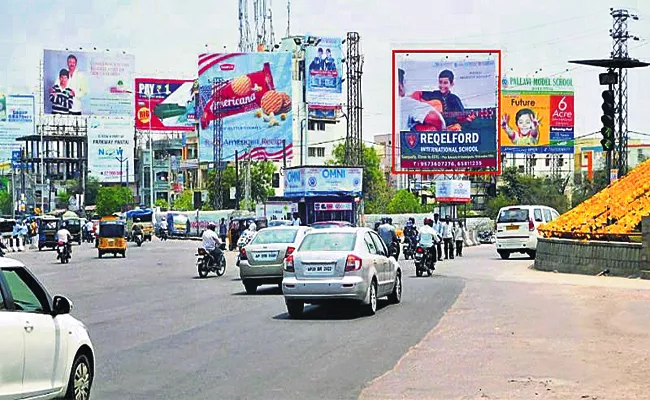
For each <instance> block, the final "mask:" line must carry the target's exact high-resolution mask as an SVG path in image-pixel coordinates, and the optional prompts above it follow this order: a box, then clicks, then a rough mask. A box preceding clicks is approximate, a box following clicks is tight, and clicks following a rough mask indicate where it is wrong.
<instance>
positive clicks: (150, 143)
mask: <svg viewBox="0 0 650 400" xmlns="http://www.w3.org/2000/svg"><path fill="white" fill-rule="evenodd" d="M152 94H153V93H149V95H148V97H149V157H150V163H149V164H150V167H149V207H151V208H153V207H154V202H153V138H152V135H151V118H152V116H153V112H152V109H151V95H152Z"/></svg>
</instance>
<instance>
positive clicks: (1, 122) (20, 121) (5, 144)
mask: <svg viewBox="0 0 650 400" xmlns="http://www.w3.org/2000/svg"><path fill="white" fill-rule="evenodd" d="M34 111H35V110H34V96H33V95H21V94H9V95H7V94H4V93H0V163H6V162H9V161H11V152H12V151H14V150H20V145H21V144H20V143H19V142H17V141H16V138H19V137H21V136H28V135H33V134H34V132H35V126H34V124H35V120H34Z"/></svg>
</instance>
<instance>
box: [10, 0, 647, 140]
mask: <svg viewBox="0 0 650 400" xmlns="http://www.w3.org/2000/svg"><path fill="white" fill-rule="evenodd" d="M267 2H272V5H271V7H272V12H273V14H272V15H273V25H274V31H275V38H276V41H279V40H280V39H281V38H282V37H284V36H285V34H286V30H287V0H267ZM251 3H252V0H251ZM610 7H624V8H627V9H629V10H630V11H631V12H633V13H636V14H637V15H638V16H639V17H640V20H639V21H630V23H629V30H630V33H631V34H633V35H636V36H638V37H639V38H640V40H639V41H630V44H629V53H630V56H631V57H633V58H638V59H640V60H645V61H650V45H649V44H650V23H648V21H649V20H650V1H647V0H639V1H634V0H627V1H618V2H610V1H603V0H591V1H584V0H546V1H539V0H491V1H480V0H456V1H453V2H451V1H449V2H441V1H431V0H427V1H421V0H400V1H396V0H375V1H371V0H330V1H328V2H322V1H316V0H292V1H291V34H292V35H293V34H313V35H322V36H345V34H346V32H349V31H356V32H359V34H360V35H361V49H362V53H363V54H364V65H363V78H362V93H363V106H364V113H363V115H364V119H363V134H364V138H365V139H368V140H372V138H373V136H374V135H376V134H382V133H390V132H391V121H392V105H391V104H392V102H391V96H392V87H391V49H392V48H397V47H412V46H418V47H428V48H432V49H450V48H457V49H462V48H490V49H501V50H503V52H504V56H503V67H502V72H503V73H507V74H509V75H517V76H549V75H553V76H560V75H561V76H566V77H571V78H573V81H574V88H575V107H576V110H575V112H576V136H577V137H578V136H581V135H584V134H586V133H590V132H595V131H598V130H600V127H601V124H600V115H601V110H600V105H601V103H602V100H601V97H600V93H601V91H602V90H603V88H602V87H601V86H599V84H598V73H600V72H603V71H602V70H600V69H599V68H595V67H585V66H576V65H573V64H569V63H568V61H569V60H579V59H591V58H607V57H608V56H609V54H610V52H611V49H612V39H611V38H610V37H609V29H610V28H611V26H612V18H611V16H610V15H609V9H610ZM0 9H2V10H3V16H2V19H3V23H2V24H0V46H2V51H0V63H2V65H4V74H3V73H2V72H3V71H2V70H0V88H4V89H5V90H7V91H9V90H13V91H22V92H25V91H29V92H33V91H35V92H38V89H36V87H37V85H38V82H39V75H40V73H39V71H40V60H41V58H42V56H43V49H55V50H64V49H65V48H66V47H67V48H70V49H78V48H80V47H81V48H83V49H84V50H93V49H94V48H96V49H98V50H102V51H106V49H108V50H109V51H111V52H113V51H116V52H122V51H125V52H127V53H129V54H133V55H134V56H135V65H136V76H137V77H169V78H194V77H195V76H196V60H197V55H198V54H199V53H202V52H205V51H206V50H207V51H211V52H223V51H224V49H225V50H226V51H236V50H237V43H238V41H239V31H238V24H239V22H238V1H237V0H184V1H171V0H101V1H97V0H65V1H63V0H0ZM249 14H252V10H251V11H249ZM250 19H251V20H250V21H249V22H250V24H251V27H252V24H253V21H252V16H250ZM567 70H568V71H567ZM628 81H629V129H630V130H632V131H638V132H647V133H649V135H650V118H648V117H647V115H648V113H647V110H648V109H650V96H647V92H645V90H647V88H648V87H650V67H649V68H647V69H639V70H633V71H630V73H629V78H628ZM594 137H596V136H594ZM644 137H645V136H644ZM647 139H648V140H650V136H648V137H647Z"/></svg>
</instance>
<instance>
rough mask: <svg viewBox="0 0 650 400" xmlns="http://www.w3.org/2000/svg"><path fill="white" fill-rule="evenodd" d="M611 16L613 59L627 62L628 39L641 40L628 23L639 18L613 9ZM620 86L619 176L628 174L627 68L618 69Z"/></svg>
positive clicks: (616, 159) (617, 146)
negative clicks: (633, 33) (612, 19)
mask: <svg viewBox="0 0 650 400" xmlns="http://www.w3.org/2000/svg"><path fill="white" fill-rule="evenodd" d="M610 15H611V16H612V18H614V21H613V22H614V24H613V27H612V29H611V30H610V36H611V37H612V39H613V50H612V59H614V60H627V59H629V58H630V56H629V54H628V47H627V41H628V39H633V40H639V38H638V37H635V36H631V35H630V33H629V32H628V29H627V22H628V20H629V19H630V18H632V19H634V20H638V19H639V17H638V16H636V15H633V14H630V13H629V12H628V10H624V9H612V10H611V13H610ZM618 79H619V81H618V85H616V86H615V93H614V94H615V96H614V98H615V101H616V106H615V109H616V110H617V111H618V113H617V121H616V122H617V123H616V131H615V132H616V133H615V134H616V138H617V140H616V151H615V154H614V157H615V159H614V165H615V166H616V168H618V174H619V176H622V175H625V174H626V173H627V144H628V124H627V123H628V116H627V100H628V99H627V68H618Z"/></svg>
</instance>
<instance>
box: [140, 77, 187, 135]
mask: <svg viewBox="0 0 650 400" xmlns="http://www.w3.org/2000/svg"><path fill="white" fill-rule="evenodd" d="M193 86H194V81H193V80H183V79H157V78H153V79H150V78H136V79H135V127H136V129H143V130H154V131H193V130H194V123H195V122H196V113H195V110H194V97H193V95H192V87H193Z"/></svg>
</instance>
